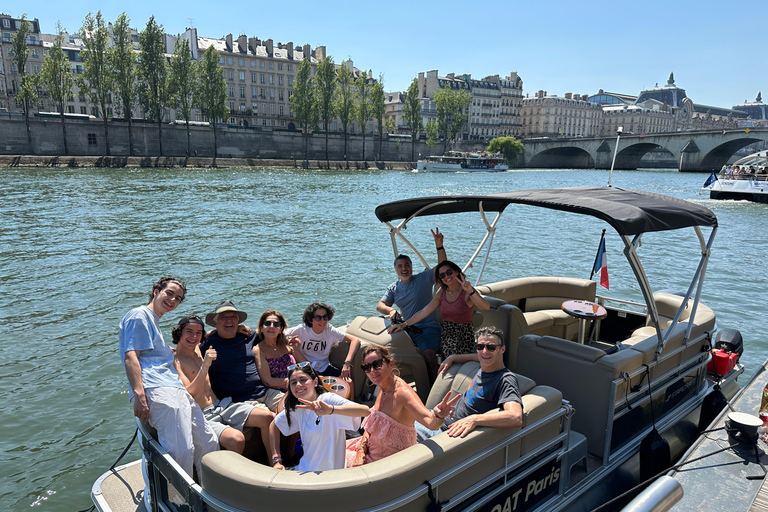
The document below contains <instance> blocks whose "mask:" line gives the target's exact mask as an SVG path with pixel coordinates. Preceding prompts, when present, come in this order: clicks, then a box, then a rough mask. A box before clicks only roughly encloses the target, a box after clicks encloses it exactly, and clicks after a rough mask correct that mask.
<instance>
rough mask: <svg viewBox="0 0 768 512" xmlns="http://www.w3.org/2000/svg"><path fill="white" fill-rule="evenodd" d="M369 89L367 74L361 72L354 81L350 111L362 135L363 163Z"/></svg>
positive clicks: (369, 103) (369, 104) (369, 102)
mask: <svg viewBox="0 0 768 512" xmlns="http://www.w3.org/2000/svg"><path fill="white" fill-rule="evenodd" d="M371 89H373V85H371V83H370V82H369V81H368V74H367V73H365V71H363V72H362V73H360V76H359V77H357V79H356V80H355V98H354V103H355V106H354V108H353V109H352V110H353V113H354V118H355V119H356V120H357V123H358V124H359V125H360V131H361V132H362V134H363V161H365V128H366V125H367V124H368V120H369V119H370V118H371Z"/></svg>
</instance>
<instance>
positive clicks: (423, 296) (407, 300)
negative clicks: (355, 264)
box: [376, 228, 448, 382]
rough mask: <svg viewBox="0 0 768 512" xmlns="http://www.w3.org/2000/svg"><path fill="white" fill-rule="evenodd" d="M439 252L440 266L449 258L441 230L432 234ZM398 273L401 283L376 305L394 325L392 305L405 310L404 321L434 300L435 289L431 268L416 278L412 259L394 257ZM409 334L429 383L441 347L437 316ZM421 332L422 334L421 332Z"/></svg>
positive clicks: (395, 284) (428, 318) (416, 325)
mask: <svg viewBox="0 0 768 512" xmlns="http://www.w3.org/2000/svg"><path fill="white" fill-rule="evenodd" d="M432 236H433V237H434V239H435V248H436V250H437V263H438V265H439V264H440V263H442V262H444V261H445V260H446V259H448V257H447V255H446V254H445V248H444V247H443V234H442V233H440V229H438V228H435V230H434V231H432ZM395 272H396V273H397V278H398V280H397V281H395V282H394V283H392V284H391V285H389V287H388V288H387V291H386V292H385V293H384V296H383V297H381V300H380V301H379V303H378V304H377V305H376V311H378V312H379V313H381V314H383V315H387V316H388V317H389V319H390V321H391V322H392V323H394V322H395V319H396V317H397V315H399V313H398V311H397V310H396V309H395V308H393V307H392V306H397V307H398V308H400V311H402V316H403V317H404V318H410V317H412V316H413V315H415V314H416V313H418V312H419V311H421V310H422V309H423V308H424V306H426V305H427V304H429V302H430V301H431V300H432V287H433V286H434V285H435V277H434V272H433V271H432V269H429V268H428V269H425V270H424V271H422V272H420V273H418V274H416V275H413V263H412V262H411V258H409V257H408V256H406V255H404V254H400V255H398V256H397V258H395ZM414 327H416V328H417V329H418V330H415V329H414V330H411V331H410V332H409V335H410V336H411V339H412V340H413V342H414V343H416V346H417V347H418V348H419V351H420V352H421V355H422V357H424V361H425V362H426V364H427V372H428V373H429V378H430V382H434V380H435V378H436V377H437V351H438V350H439V348H440V323H439V322H438V321H437V314H436V313H434V312H433V313H431V314H430V315H429V316H427V317H426V318H425V319H423V320H421V321H420V322H417V323H416V324H415V325H414ZM419 331H420V332H419Z"/></svg>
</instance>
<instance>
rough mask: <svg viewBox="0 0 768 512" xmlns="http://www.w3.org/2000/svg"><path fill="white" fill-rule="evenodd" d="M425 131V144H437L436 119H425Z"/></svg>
mask: <svg viewBox="0 0 768 512" xmlns="http://www.w3.org/2000/svg"><path fill="white" fill-rule="evenodd" d="M425 131H426V132H427V146H430V147H432V146H434V145H436V144H437V121H435V120H434V119H430V120H429V121H427V126H426V130H425Z"/></svg>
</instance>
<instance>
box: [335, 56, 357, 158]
mask: <svg viewBox="0 0 768 512" xmlns="http://www.w3.org/2000/svg"><path fill="white" fill-rule="evenodd" d="M353 85H354V80H353V77H352V70H351V69H350V66H349V64H348V63H347V62H343V63H342V64H341V66H339V70H338V72H337V73H336V99H335V102H336V107H335V108H336V114H337V115H338V116H339V120H340V121H341V129H342V131H343V132H344V156H345V158H348V155H347V132H348V130H349V122H350V121H351V120H352V119H353V118H354V114H355V101H354V95H353V91H352V87H353Z"/></svg>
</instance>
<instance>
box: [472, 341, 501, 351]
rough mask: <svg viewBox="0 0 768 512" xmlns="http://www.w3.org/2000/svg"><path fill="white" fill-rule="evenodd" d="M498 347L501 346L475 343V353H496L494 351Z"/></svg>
mask: <svg viewBox="0 0 768 512" xmlns="http://www.w3.org/2000/svg"><path fill="white" fill-rule="evenodd" d="M500 346H501V345H496V344H495V343H475V352H482V351H483V350H487V351H488V352H496V349H497V348H499V347H500Z"/></svg>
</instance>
